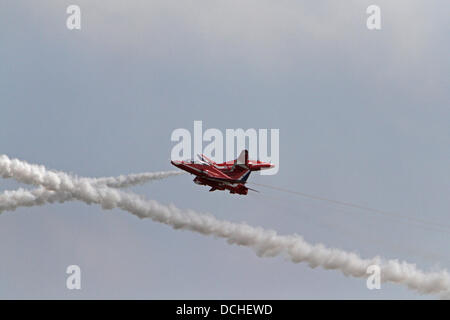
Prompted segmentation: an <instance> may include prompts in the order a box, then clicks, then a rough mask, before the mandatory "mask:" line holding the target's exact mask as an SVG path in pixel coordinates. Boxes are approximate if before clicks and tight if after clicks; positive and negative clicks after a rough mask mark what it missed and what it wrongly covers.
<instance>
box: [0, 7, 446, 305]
mask: <svg viewBox="0 0 450 320" xmlns="http://www.w3.org/2000/svg"><path fill="white" fill-rule="evenodd" d="M70 4H77V5H79V6H80V7H81V12H82V13H81V14H82V28H81V30H79V31H69V30H68V29H67V28H66V17H67V14H66V8H67V6H68V5H70ZM370 4H377V5H379V6H380V7H381V15H382V30H379V31H369V30H367V28H366V18H367V14H366V13H365V11H366V8H367V6H368V5H370ZM449 9H450V3H449V2H448V1H444V0H442V1H439V0H436V1H406V0H402V1H400V0H397V1H356V0H355V1H331V0H329V1H298V0H297V1H290V0H281V1H268V0H263V1H261V0H258V1H257V0H248V1H234V0H233V1H225V0H220V1H217V0H214V1H211V0H208V1H206V0H191V1H183V2H180V1H167V0H165V1H153V0H152V1H137V0H132V1H126V2H124V1H118V0H114V1H112V0H110V1H99V0H89V1H84V0H78V1H21V2H18V1H12V0H3V1H2V2H1V3H0V110H1V113H0V154H7V155H8V156H10V157H18V158H21V159H24V160H27V161H28V162H31V163H39V164H44V165H46V166H47V167H48V168H53V169H58V170H64V171H67V172H72V173H76V174H79V175H83V176H112V175H119V174H125V173H133V172H142V171H159V170H172V169H173V167H171V165H170V163H169V157H170V150H171V148H172V147H173V145H174V143H172V142H171V141H170V135H171V133H172V131H173V130H174V129H176V128H187V129H189V130H193V121H194V120H203V126H204V128H205V129H207V128H218V129H221V130H223V131H225V129H227V128H244V129H247V128H279V129H280V171H279V172H278V174H277V175H275V176H259V175H252V176H251V177H250V181H253V182H259V183H264V184H271V185H275V186H282V187H286V188H290V189H293V190H298V191H302V192H306V193H312V194H316V195H320V196H324V197H328V198H333V199H337V200H342V201H348V202H353V203H358V204H361V205H366V206H370V207H374V208H378V209H382V210H386V211H392V212H397V213H399V214H401V215H407V216H410V217H414V218H422V219H426V220H430V221H436V222H440V223H442V224H449V222H448V220H449V218H448V215H449V211H450V197H449V192H450V166H449V163H450V148H449V145H450V126H449V120H450V93H449V90H448V89H449V87H450V86H449V84H450V83H449V78H450V77H449V74H450V61H449V58H448V57H449V52H450V42H449V40H448V35H449V33H450V25H449V23H448V13H449ZM18 186H19V184H17V183H14V182H12V181H4V180H0V189H1V190H7V189H15V188H17V187H18ZM133 190H134V191H136V192H137V193H140V194H143V195H145V196H146V197H147V198H149V199H156V200H158V201H160V202H162V203H174V204H176V205H177V206H178V207H180V208H191V209H195V210H197V211H201V212H210V213H212V214H214V215H215V216H217V217H219V218H221V219H227V220H230V221H236V222H240V221H246V222H248V223H249V224H251V225H255V226H263V227H265V228H270V229H274V230H276V231H277V232H279V233H280V234H293V233H297V234H300V235H302V236H304V238H305V239H306V240H307V241H309V242H312V243H323V244H325V245H326V246H329V247H336V248H341V249H344V250H348V251H354V252H357V253H359V254H360V255H361V256H363V257H368V258H369V257H373V256H375V255H381V256H383V257H386V258H398V259H405V260H407V261H409V262H413V263H417V265H418V266H419V267H421V268H423V269H425V270H434V269H436V268H449V267H450V253H449V252H448V240H449V236H448V234H445V233H437V232H435V231H433V230H427V229H423V228H419V227H415V226H412V225H411V224H405V223H402V222H400V223H399V222H397V221H395V220H391V219H387V218H383V217H377V216H374V215H371V214H368V213H366V212H362V211H355V210H350V209H338V208H336V206H330V205H329V204H324V203H320V202H317V201H312V200H308V199H302V198H298V197H294V196H290V195H287V194H283V193H278V192H275V191H270V190H266V189H262V190H261V191H262V192H261V194H253V195H250V196H247V197H242V196H233V195H230V194H228V193H225V192H212V193H209V192H207V190H208V189H206V188H205V187H201V186H197V185H195V184H193V183H192V178H191V177H189V176H178V177H172V178H169V179H167V180H164V181H159V182H154V183H151V184H149V185H145V186H142V187H137V188H134V189H133ZM0 257H1V258H0V298H68V299H71V298H363V299H365V298H374V299H377V298H413V299H415V298H423V297H422V296H420V295H417V294H414V293H411V292H409V291H408V290H407V289H405V288H403V287H401V286H396V285H391V284H384V285H383V286H382V289H381V290H372V291H369V290H368V289H367V288H366V284H365V280H364V279H353V278H347V277H345V276H343V275H342V274H341V273H339V272H336V271H324V270H322V269H310V268H309V267H308V266H306V265H304V264H293V263H291V262H288V261H285V260H284V259H283V258H258V257H257V256H256V255H255V254H254V253H253V252H252V251H251V250H249V249H247V248H242V247H237V246H232V245H228V244H227V243H226V242H225V241H223V240H221V239H214V238H209V237H204V236H201V235H198V234H194V233H191V232H188V231H175V230H173V229H171V228H169V227H167V226H165V225H161V224H157V223H154V222H152V221H150V220H139V219H137V218H136V217H134V216H132V215H130V214H128V213H126V212H122V211H120V210H112V211H103V210H102V209H101V208H99V207H98V206H95V205H93V206H88V205H85V204H81V203H77V202H73V203H66V204H62V205H60V204H58V205H48V206H43V207H34V208H22V209H19V210H17V211H15V212H6V213H3V214H2V215H0ZM70 264H77V265H79V266H80V267H81V270H82V290H80V291H75V290H73V291H69V290H67V289H66V287H65V280H66V276H67V275H66V274H65V269H66V267H67V266H68V265H70ZM426 298H428V297H426Z"/></svg>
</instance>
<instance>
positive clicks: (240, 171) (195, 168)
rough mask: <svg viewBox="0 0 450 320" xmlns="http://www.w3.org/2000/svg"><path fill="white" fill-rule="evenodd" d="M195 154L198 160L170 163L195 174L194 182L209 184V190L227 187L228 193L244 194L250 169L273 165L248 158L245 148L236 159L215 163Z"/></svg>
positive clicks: (268, 167) (246, 189) (246, 190)
mask: <svg viewBox="0 0 450 320" xmlns="http://www.w3.org/2000/svg"><path fill="white" fill-rule="evenodd" d="M197 156H198V158H199V160H200V162H195V161H193V160H188V161H171V163H172V164H173V165H174V166H176V167H178V168H180V169H182V170H184V171H187V172H189V173H191V174H194V175H196V177H195V179H194V182H195V183H196V184H199V185H202V186H210V187H211V189H210V190H209V191H215V190H225V189H227V190H230V193H237V194H244V195H245V194H247V193H248V190H249V189H250V188H247V187H246V186H245V183H246V182H247V179H248V177H249V176H250V173H251V172H252V171H259V170H263V169H270V168H273V167H275V165H273V164H271V163H267V162H262V161H259V160H257V161H256V160H249V159H248V151H247V150H243V151H242V152H241V154H240V155H239V157H238V158H237V159H236V160H232V161H227V162H223V163H215V162H214V161H212V160H211V159H209V158H207V157H206V156H205V155H203V154H202V155H200V154H199V155H197ZM250 190H253V189H250ZM253 191H256V190H253Z"/></svg>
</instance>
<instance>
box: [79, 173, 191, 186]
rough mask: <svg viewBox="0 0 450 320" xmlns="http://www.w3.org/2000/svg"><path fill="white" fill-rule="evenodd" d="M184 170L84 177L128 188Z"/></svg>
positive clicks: (90, 180)
mask: <svg viewBox="0 0 450 320" xmlns="http://www.w3.org/2000/svg"><path fill="white" fill-rule="evenodd" d="M184 173H185V172H183V171H161V172H144V173H134V174H128V175H120V176H118V177H104V178H84V179H88V181H89V182H92V183H93V184H100V185H101V184H103V185H106V186H108V187H111V188H127V187H131V186H136V185H141V184H144V183H146V182H149V181H153V180H161V179H165V178H168V177H172V176H178V175H180V174H184Z"/></svg>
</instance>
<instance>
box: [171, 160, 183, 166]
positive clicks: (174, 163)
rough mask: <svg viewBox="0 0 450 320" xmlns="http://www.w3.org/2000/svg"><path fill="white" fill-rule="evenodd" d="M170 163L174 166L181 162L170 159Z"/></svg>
mask: <svg viewBox="0 0 450 320" xmlns="http://www.w3.org/2000/svg"><path fill="white" fill-rule="evenodd" d="M170 163H171V164H173V165H174V166H175V167H178V166H179V165H180V164H181V161H178V160H171V161H170Z"/></svg>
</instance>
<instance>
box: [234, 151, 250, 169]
mask: <svg viewBox="0 0 450 320" xmlns="http://www.w3.org/2000/svg"><path fill="white" fill-rule="evenodd" d="M236 164H243V165H245V166H247V165H248V150H247V149H245V150H242V152H241V154H240V155H239V157H238V158H237V159H236Z"/></svg>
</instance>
